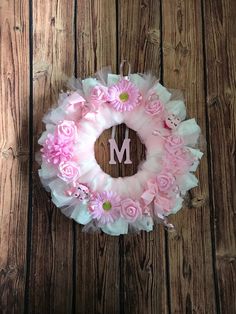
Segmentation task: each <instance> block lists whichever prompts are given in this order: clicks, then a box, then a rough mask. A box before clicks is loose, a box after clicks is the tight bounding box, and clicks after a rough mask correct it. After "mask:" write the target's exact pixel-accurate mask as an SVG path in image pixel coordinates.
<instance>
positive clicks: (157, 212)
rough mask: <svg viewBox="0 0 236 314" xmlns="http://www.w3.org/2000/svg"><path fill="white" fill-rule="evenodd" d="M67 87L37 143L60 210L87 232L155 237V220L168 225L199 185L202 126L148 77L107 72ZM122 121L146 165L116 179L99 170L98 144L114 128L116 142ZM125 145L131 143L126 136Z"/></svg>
mask: <svg viewBox="0 0 236 314" xmlns="http://www.w3.org/2000/svg"><path fill="white" fill-rule="evenodd" d="M122 69H123V64H122ZM121 73H122V71H121ZM69 86H70V89H71V90H70V91H69V92H64V93H61V94H60V97H59V101H58V104H57V106H56V107H55V108H54V109H52V110H51V111H50V112H49V113H48V114H47V115H46V116H45V117H44V119H43V121H44V123H45V124H46V131H44V132H43V133H42V135H41V137H40V139H39V144H40V145H42V149H41V151H40V152H41V154H40V155H41V158H40V163H41V168H40V169H39V176H40V179H41V181H42V184H43V185H44V187H45V188H46V190H47V191H50V192H51V197H52V201H53V202H54V204H55V205H56V206H57V207H58V208H60V209H61V211H62V212H63V213H64V214H65V215H66V216H67V217H70V218H73V219H74V220H75V221H76V222H78V223H80V224H83V225H85V226H84V230H85V231H90V230H100V229H101V230H102V231H103V232H105V233H108V234H110V235H120V234H126V233H128V231H131V230H135V231H139V230H146V231H151V230H152V229H153V225H154V222H155V221H158V222H160V221H162V222H163V223H164V224H166V225H168V224H167V216H169V215H170V214H175V213H176V212H177V211H179V210H180V209H181V207H182V203H183V197H184V196H185V194H186V192H187V191H188V190H190V189H191V188H193V187H196V186H197V185H198V180H197V178H196V177H195V175H194V174H193V172H195V171H196V168H197V166H198V163H199V160H200V158H201V157H202V155H203V154H202V152H201V151H200V150H199V149H197V148H196V145H197V143H198V138H199V135H200V128H199V126H198V125H197V123H196V121H195V119H189V120H185V118H186V109H185V105H184V102H183V101H182V100H181V99H177V98H176V97H174V96H173V93H171V92H170V91H168V90H167V89H166V88H165V87H164V86H162V85H161V84H160V83H159V81H158V80H157V79H156V78H155V77H154V76H152V75H150V74H130V73H129V74H128V75H127V76H123V75H122V74H120V75H116V74H112V73H111V72H110V71H109V70H108V69H103V70H102V71H100V72H99V73H97V75H96V76H95V77H94V78H92V77H89V78H86V79H84V80H75V79H74V80H72V81H71V82H70V84H69ZM122 123H124V124H125V125H126V126H127V130H128V128H130V129H133V130H134V131H136V132H137V134H138V135H139V137H140V140H141V142H142V143H143V144H144V145H145V147H146V159H145V161H143V162H142V163H141V164H140V165H139V169H138V172H137V173H136V174H134V175H133V176H129V177H119V178H113V177H111V176H110V175H108V174H107V173H105V172H104V171H103V170H102V169H101V167H100V166H99V165H98V163H97V161H96V158H95V154H94V144H95V142H96V140H97V138H98V137H99V136H100V135H101V134H102V132H103V131H104V130H106V129H109V128H111V127H113V136H112V139H111V140H113V141H114V130H115V129H114V127H115V126H116V125H119V124H122ZM126 139H127V141H126V144H127V143H128V144H129V141H130V140H129V139H128V132H126ZM128 144H127V145H128ZM110 145H111V143H110ZM113 148H114V147H113ZM124 148H125V149H127V147H125V146H124ZM113 152H114V151H113ZM127 152H128V150H126V157H127ZM117 153H120V152H118V151H117ZM123 153H124V152H123ZM117 155H118V154H117ZM118 157H119V155H118ZM126 159H127V158H126ZM129 162H132V161H129V160H128V162H127V163H129ZM168 226H171V225H170V224H169V225H168Z"/></svg>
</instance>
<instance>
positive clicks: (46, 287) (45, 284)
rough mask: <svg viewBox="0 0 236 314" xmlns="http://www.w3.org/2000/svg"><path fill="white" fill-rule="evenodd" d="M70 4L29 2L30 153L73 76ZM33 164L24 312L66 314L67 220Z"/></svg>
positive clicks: (70, 260)
mask: <svg viewBox="0 0 236 314" xmlns="http://www.w3.org/2000/svg"><path fill="white" fill-rule="evenodd" d="M73 9H74V1H73V0H70V1H68V0H55V1H54V0H52V1H43V0H35V1H33V120H34V125H33V127H34V128H33V133H34V134H33V135H34V151H38V150H39V146H38V145H37V140H38V138H39V135H40V133H41V132H42V131H43V129H44V125H43V124H42V117H43V115H44V114H45V113H46V112H47V111H48V109H49V108H50V107H52V105H53V104H54V103H56V102H57V99H58V95H59V91H60V90H61V88H63V87H64V83H65V80H66V76H68V77H70V76H72V75H73V74H74V24H73V23H74V10H73ZM37 169H38V166H37V165H36V163H35V164H34V173H33V184H34V191H33V219H32V254H31V273H30V284H29V290H30V293H29V313H40V314H41V313H70V312H71V309H72V296H73V284H72V278H73V277H72V276H73V273H72V271H73V228H72V221H69V220H68V219H67V218H65V217H64V216H63V215H62V214H61V213H60V210H59V209H57V208H55V207H54V206H53V204H52V203H51V201H50V197H49V195H47V193H46V192H45V191H44V189H43V187H42V186H41V184H40V182H39V178H38V173H37Z"/></svg>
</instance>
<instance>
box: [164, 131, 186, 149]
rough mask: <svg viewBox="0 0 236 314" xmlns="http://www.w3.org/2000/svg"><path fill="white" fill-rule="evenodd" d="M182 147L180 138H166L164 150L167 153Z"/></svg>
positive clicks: (174, 136) (182, 143)
mask: <svg viewBox="0 0 236 314" xmlns="http://www.w3.org/2000/svg"><path fill="white" fill-rule="evenodd" d="M183 146H184V141H183V138H182V137H181V136H178V135H170V136H168V137H167V138H166V142H165V148H166V150H167V151H168V152H169V153H174V152H175V151H176V150H177V149H178V148H180V147H183Z"/></svg>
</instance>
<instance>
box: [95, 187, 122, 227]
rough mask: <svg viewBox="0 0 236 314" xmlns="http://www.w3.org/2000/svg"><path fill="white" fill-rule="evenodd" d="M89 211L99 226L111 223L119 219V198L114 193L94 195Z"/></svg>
mask: <svg viewBox="0 0 236 314" xmlns="http://www.w3.org/2000/svg"><path fill="white" fill-rule="evenodd" d="M89 211H90V214H91V216H92V218H93V219H96V220H97V221H98V222H99V223H100V224H101V225H105V224H108V223H113V222H114V221H116V220H117V219H118V218H119V217H120V197H119V196H118V195H117V194H116V193H114V192H102V193H96V194H94V196H93V198H92V200H91V201H90V204H89Z"/></svg>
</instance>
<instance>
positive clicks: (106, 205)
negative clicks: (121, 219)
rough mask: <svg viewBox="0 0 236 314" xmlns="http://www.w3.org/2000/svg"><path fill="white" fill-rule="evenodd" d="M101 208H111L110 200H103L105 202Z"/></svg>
mask: <svg viewBox="0 0 236 314" xmlns="http://www.w3.org/2000/svg"><path fill="white" fill-rule="evenodd" d="M102 208H103V209H104V210H106V211H109V210H111V208H112V205H111V202H109V201H105V202H104V203H103V204H102Z"/></svg>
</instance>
